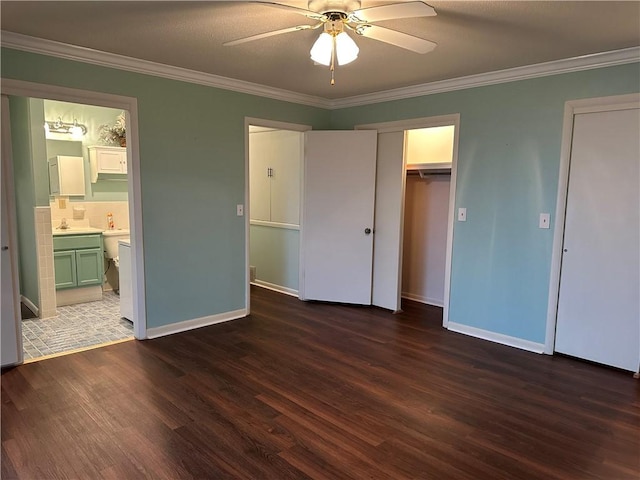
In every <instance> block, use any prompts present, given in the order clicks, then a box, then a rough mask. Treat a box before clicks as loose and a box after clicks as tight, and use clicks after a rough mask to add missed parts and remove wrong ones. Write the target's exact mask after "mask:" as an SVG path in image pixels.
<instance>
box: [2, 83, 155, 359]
mask: <svg viewBox="0 0 640 480" xmlns="http://www.w3.org/2000/svg"><path fill="white" fill-rule="evenodd" d="M40 87H43V88H44V89H45V90H46V89H47V87H46V86H40ZM52 88H53V89H54V90H56V88H55V87H52ZM4 90H5V88H3V93H4ZM17 90H18V91H20V88H17ZM27 90H28V89H27ZM64 90H66V89H64ZM77 93H78V92H76V95H73V94H71V93H69V92H62V94H61V95H60V96H59V99H57V100H48V99H46V100H45V99H42V97H40V98H38V97H36V96H18V95H14V96H11V97H9V102H8V105H9V111H10V120H11V121H10V125H11V130H12V133H11V135H10V141H11V143H12V147H13V152H12V155H11V157H12V160H13V162H12V163H13V165H12V166H13V175H12V176H13V185H12V186H13V190H14V192H15V209H14V214H15V217H14V221H13V224H14V228H15V231H16V233H17V235H16V240H17V241H16V245H14V246H13V247H14V248H13V250H14V252H12V254H13V255H14V256H15V257H16V264H17V265H18V272H19V278H20V282H19V287H18V288H19V296H18V300H19V308H17V309H16V310H17V315H16V317H17V320H18V321H17V325H18V327H19V328H17V329H16V332H17V336H18V337H19V338H17V339H16V341H17V343H19V344H20V343H21V344H22V345H21V348H19V349H18V350H19V352H20V353H21V355H18V358H16V359H14V361H9V360H8V359H5V358H4V355H3V359H2V363H3V365H7V364H12V363H21V362H22V361H23V360H24V361H32V360H34V359H42V358H48V357H49V356H52V355H53V356H55V355H60V354H64V353H70V352H74V351H78V350H84V349H88V348H95V347H97V346H103V345H105V344H110V343H114V342H119V341H126V340H130V339H133V338H134V337H136V338H144V336H145V335H144V330H145V329H144V316H143V315H142V316H141V315H140V313H141V312H142V313H143V314H144V303H143V298H140V295H137V293H135V292H134V291H140V290H141V288H140V286H141V282H140V280H141V279H139V278H138V275H137V272H140V274H141V273H142V272H141V268H140V264H141V260H142V259H141V258H140V257H141V255H140V253H141V247H142V245H141V235H140V233H141V232H140V230H141V228H140V227H138V229H139V230H138V236H137V238H132V237H133V235H132V234H133V233H134V231H135V229H136V227H135V223H136V222H135V218H136V217H135V215H136V213H135V212H136V208H135V204H134V203H133V202H132V201H131V200H134V198H135V196H136V195H135V191H136V190H138V195H139V186H138V189H136V188H135V185H133V184H132V175H131V168H130V167H131V166H132V162H130V161H129V160H130V159H131V153H132V150H133V149H132V148H131V145H129V146H128V147H127V145H126V143H125V141H123V145H120V144H119V139H118V138H113V137H111V138H109V137H108V135H109V134H113V131H114V130H116V129H119V133H121V136H122V137H123V138H124V139H127V140H131V138H132V133H133V132H132V130H135V127H134V128H131V129H130V128H128V127H129V124H130V121H131V119H132V115H131V113H130V110H129V109H126V110H125V109H123V108H122V107H123V106H129V105H126V103H127V102H125V105H122V103H123V102H118V101H117V99H115V100H116V101H113V100H114V99H113V98H109V99H107V101H105V99H104V98H100V97H105V96H101V95H100V94H95V95H94V97H95V98H94V99H99V101H98V102H97V103H100V104H101V105H92V104H91V103H90V102H86V101H83V102H77V103H76V102H68V101H66V100H75V99H76V98H74V97H78V96H81V97H83V98H82V100H85V99H86V97H87V95H78V94H77ZM82 93H84V94H86V93H87V92H82ZM46 96H48V97H49V98H51V97H52V96H53V97H55V95H51V94H50V92H49V95H46ZM91 96H92V95H89V97H91ZM60 97H61V98H60ZM65 97H66V98H65ZM69 97H70V98H69ZM106 97H112V96H108V95H107V96H106ZM63 100H64V101H63ZM109 100H111V102H110V101H109ZM130 100H133V99H130ZM109 103H112V104H114V105H113V106H115V107H116V108H111V106H110V105H109ZM133 105H134V106H135V100H134V101H133ZM3 108H4V102H3ZM134 117H136V116H135V115H134ZM134 119H135V118H134ZM135 137H136V140H137V135H135ZM116 142H117V143H116ZM109 143H110V144H109ZM136 143H137V142H136ZM100 155H102V158H101V157H100ZM3 156H4V155H3ZM25 159H26V160H25ZM3 161H5V160H4V158H3ZM116 168H117V169H116ZM138 171H139V170H138ZM3 180H5V181H6V177H5V179H3ZM138 182H139V180H138ZM132 191H133V192H134V195H133V197H134V198H131V192H132ZM25 192H26V194H25ZM23 197H29V198H28V199H26V200H25V198H23ZM138 210H139V209H138ZM130 212H131V213H130ZM130 219H131V221H130ZM139 223H140V222H138V225H139ZM137 239H139V241H138V242H137V247H138V248H137V250H136V249H132V248H131V247H132V244H134V245H135V244H136V240H137ZM120 249H124V250H125V252H126V253H125V259H127V258H128V259H129V261H128V262H126V263H127V264H126V265H123V262H122V259H121V258H120V255H119V251H120ZM123 267H124V268H123ZM123 273H125V274H126V275H127V278H126V279H124V281H122V280H123V279H122V274H123ZM4 282H5V279H4V278H3V283H4ZM123 288H124V289H125V290H126V292H125V295H122V293H123ZM123 297H124V298H125V299H126V301H127V302H128V303H129V305H128V306H125V307H124V310H126V311H127V314H126V315H123V314H122V311H121V303H122V302H121V299H122V298H123ZM20 310H21V311H20ZM28 317H31V318H28ZM140 320H142V322H141V321H140ZM2 321H3V323H4V322H5V321H7V319H5V318H3V319H2ZM4 343H5V339H4V338H3V346H4ZM20 357H21V358H20Z"/></svg>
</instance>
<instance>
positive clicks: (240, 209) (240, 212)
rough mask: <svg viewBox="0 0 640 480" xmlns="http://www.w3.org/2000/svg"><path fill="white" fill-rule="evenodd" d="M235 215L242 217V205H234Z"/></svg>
mask: <svg viewBox="0 0 640 480" xmlns="http://www.w3.org/2000/svg"><path fill="white" fill-rule="evenodd" d="M236 215H237V216H239V217H242V216H243V215H244V205H242V204H241V203H239V204H238V205H236Z"/></svg>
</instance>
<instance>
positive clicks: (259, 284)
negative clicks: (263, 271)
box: [251, 280, 298, 298]
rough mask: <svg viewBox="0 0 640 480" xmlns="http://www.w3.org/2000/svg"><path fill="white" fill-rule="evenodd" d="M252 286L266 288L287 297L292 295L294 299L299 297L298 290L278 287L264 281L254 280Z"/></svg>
mask: <svg viewBox="0 0 640 480" xmlns="http://www.w3.org/2000/svg"><path fill="white" fill-rule="evenodd" d="M251 285H255V286H256V287H261V288H266V289H267V290H273V291H275V292H280V293H284V294H285V295H291V296H292V297H296V298H297V297H298V290H294V289H293V288H289V287H283V286H281V285H276V284H275V283H269V282H265V281H264V280H254V281H253V282H251Z"/></svg>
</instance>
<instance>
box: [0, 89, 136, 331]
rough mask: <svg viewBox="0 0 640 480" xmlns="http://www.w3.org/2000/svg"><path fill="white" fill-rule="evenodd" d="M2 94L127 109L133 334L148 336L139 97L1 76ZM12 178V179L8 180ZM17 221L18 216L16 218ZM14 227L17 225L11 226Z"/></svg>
mask: <svg viewBox="0 0 640 480" xmlns="http://www.w3.org/2000/svg"><path fill="white" fill-rule="evenodd" d="M0 88H1V90H2V94H3V95H8V96H18V97H28V98H42V99H46V100H58V101H62V102H72V103H82V104H88V105H97V106H101V107H108V108H117V109H121V110H124V111H125V112H126V115H127V123H128V124H129V128H128V131H127V158H128V159H130V160H131V162H130V164H129V165H128V169H127V172H128V182H127V183H128V195H129V218H130V232H131V238H132V240H133V242H132V245H134V246H135V248H132V251H131V255H132V260H133V261H132V276H133V282H132V283H133V316H134V321H133V333H134V337H135V338H136V339H138V340H142V339H145V338H147V313H146V312H147V309H146V295H145V285H146V284H145V274H144V271H145V270H144V251H143V234H142V189H141V184H140V144H139V135H138V100H137V99H136V98H134V97H126V96H122V95H114V94H110V93H102V92H96V91H91V90H81V89H77V88H68V87H60V86H56V85H48V84H44V83H33V82H26V81H22V80H13V79H4V78H3V79H2V84H1V85H0ZM9 180H10V181H13V179H9ZM14 220H15V219H14ZM12 228H15V225H13V226H12Z"/></svg>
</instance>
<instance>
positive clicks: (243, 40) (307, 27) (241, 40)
mask: <svg viewBox="0 0 640 480" xmlns="http://www.w3.org/2000/svg"><path fill="white" fill-rule="evenodd" d="M319 25H322V24H318V25H317V26H319ZM317 26H316V25H298V26H295V27H289V28H283V29H281V30H273V31H272V32H265V33H259V34H258V35H251V36H250V37H244V38H239V39H238V40H232V41H230V42H226V43H223V44H222V45H223V46H225V47H233V46H234V45H240V44H241V43H246V42H253V41H254V40H260V39H262V38H267V37H273V36H275V35H282V34H283V33H289V32H297V31H299V30H311V29H313V28H317Z"/></svg>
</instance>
